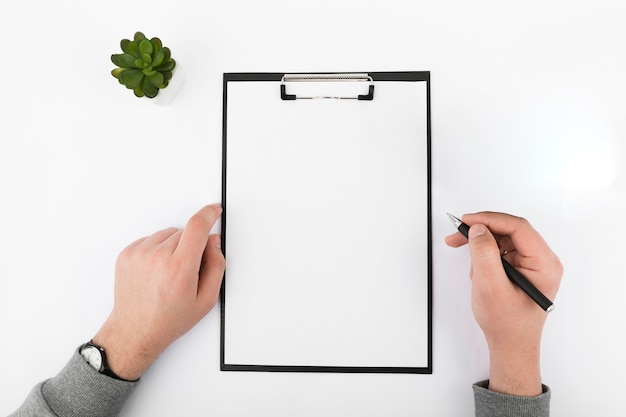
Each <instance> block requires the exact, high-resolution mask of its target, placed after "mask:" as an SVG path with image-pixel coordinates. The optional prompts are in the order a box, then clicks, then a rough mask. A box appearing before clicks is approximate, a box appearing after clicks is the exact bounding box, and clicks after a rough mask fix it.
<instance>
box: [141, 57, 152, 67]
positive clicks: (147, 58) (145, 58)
mask: <svg viewBox="0 0 626 417" xmlns="http://www.w3.org/2000/svg"><path fill="white" fill-rule="evenodd" d="M143 62H144V64H148V66H152V56H151V55H150V54H143ZM144 67H145V65H144Z"/></svg>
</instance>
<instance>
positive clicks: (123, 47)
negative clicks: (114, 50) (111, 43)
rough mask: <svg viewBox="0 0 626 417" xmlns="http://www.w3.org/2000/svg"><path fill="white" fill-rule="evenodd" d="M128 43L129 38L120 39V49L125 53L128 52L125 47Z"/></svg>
mask: <svg viewBox="0 0 626 417" xmlns="http://www.w3.org/2000/svg"><path fill="white" fill-rule="evenodd" d="M129 43H130V40H128V39H122V40H121V41H120V47H121V48H122V51H124V52H126V53H127V54H128V53H129V52H128V51H127V50H126V48H128V44H129Z"/></svg>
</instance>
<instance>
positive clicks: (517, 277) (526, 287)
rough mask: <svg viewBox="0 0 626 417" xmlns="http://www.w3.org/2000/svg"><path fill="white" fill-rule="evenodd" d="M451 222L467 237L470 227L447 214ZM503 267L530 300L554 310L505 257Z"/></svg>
mask: <svg viewBox="0 0 626 417" xmlns="http://www.w3.org/2000/svg"><path fill="white" fill-rule="evenodd" d="M447 214H448V217H449V218H450V221H451V222H452V224H453V225H454V227H456V229H457V230H458V231H459V232H461V234H462V235H463V236H465V237H467V232H469V226H468V225H466V224H465V223H463V222H462V221H461V220H460V219H458V218H456V217H454V216H453V215H452V214H450V213H447ZM500 258H501V259H502V266H503V267H504V272H506V276H507V277H509V279H510V280H511V281H512V282H514V283H515V284H516V285H517V286H518V287H520V288H521V289H522V290H523V291H524V292H525V293H526V294H528V296H529V297H530V298H532V299H533V301H534V302H536V303H537V304H538V305H539V307H541V308H543V309H544V310H545V311H547V312H548V313H549V312H551V311H552V310H554V303H553V302H552V301H550V300H549V299H548V297H546V296H545V295H543V294H542V292H541V291H539V290H538V289H537V288H536V287H535V286H534V285H533V284H531V283H530V281H528V279H527V278H526V277H525V276H524V275H522V274H521V273H520V272H519V271H518V270H517V269H515V268H513V266H512V265H511V264H510V263H508V262H507V261H506V259H504V258H503V257H500Z"/></svg>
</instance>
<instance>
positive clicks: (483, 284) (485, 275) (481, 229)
mask: <svg viewBox="0 0 626 417" xmlns="http://www.w3.org/2000/svg"><path fill="white" fill-rule="evenodd" d="M468 236H469V249H470V256H471V258H472V281H473V282H474V285H478V286H479V288H490V291H494V290H495V289H496V288H498V287H502V286H503V285H509V286H510V283H509V281H508V280H507V279H506V275H505V273H504V269H503V268H502V261H501V259H500V249H499V248H498V244H497V242H496V239H495V238H494V236H493V234H492V233H491V232H490V231H489V229H488V228H487V227H486V226H485V225H483V224H480V223H477V224H474V225H473V226H471V227H470V230H469V234H468Z"/></svg>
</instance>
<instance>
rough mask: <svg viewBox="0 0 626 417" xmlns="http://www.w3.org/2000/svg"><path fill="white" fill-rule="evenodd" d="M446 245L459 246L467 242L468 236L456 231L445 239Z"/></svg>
mask: <svg viewBox="0 0 626 417" xmlns="http://www.w3.org/2000/svg"><path fill="white" fill-rule="evenodd" d="M445 242H446V245H448V246H450V247H452V248H458V247H461V246H463V245H466V244H467V238H466V237H465V236H463V235H462V234H461V233H460V232H456V233H454V234H451V235H449V236H446V239H445Z"/></svg>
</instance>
